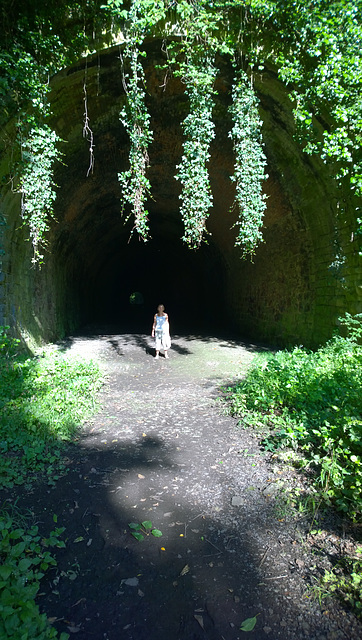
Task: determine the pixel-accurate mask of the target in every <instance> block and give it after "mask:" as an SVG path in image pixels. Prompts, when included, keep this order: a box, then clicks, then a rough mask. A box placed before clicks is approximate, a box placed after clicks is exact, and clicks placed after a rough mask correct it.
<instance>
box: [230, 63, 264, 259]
mask: <svg viewBox="0 0 362 640" xmlns="http://www.w3.org/2000/svg"><path fill="white" fill-rule="evenodd" d="M232 97H233V103H232V106H231V107H230V112H231V115H232V118H233V121H234V126H233V128H232V130H231V131H230V133H229V136H230V138H231V139H232V140H233V145H234V154H235V173H234V176H232V178H231V179H232V180H234V181H235V183H236V196H235V200H236V203H237V206H238V210H239V219H238V221H237V222H236V223H235V225H234V226H235V227H237V228H238V235H237V238H236V241H235V245H236V246H239V247H240V248H241V251H242V255H243V256H246V255H253V254H254V253H255V250H256V247H257V246H258V244H259V242H261V240H262V232H261V228H262V224H263V216H264V211H265V209H266V203H265V200H266V196H265V194H263V193H262V186H261V185H262V182H263V180H265V179H266V178H267V175H266V174H265V166H266V157H265V155H264V152H263V147H262V136H261V124H262V121H261V119H260V117H259V114H258V110H257V103H258V102H257V97H256V95H255V92H254V90H253V87H252V85H251V82H250V80H249V79H248V77H247V75H246V74H245V73H244V72H240V73H239V74H238V78H237V80H236V82H235V84H234V87H233V92H232Z"/></svg>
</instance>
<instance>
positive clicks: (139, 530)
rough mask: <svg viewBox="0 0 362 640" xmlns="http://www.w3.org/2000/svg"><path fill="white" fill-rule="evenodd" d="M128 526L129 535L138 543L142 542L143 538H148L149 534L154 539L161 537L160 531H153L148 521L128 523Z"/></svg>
mask: <svg viewBox="0 0 362 640" xmlns="http://www.w3.org/2000/svg"><path fill="white" fill-rule="evenodd" d="M128 526H129V528H130V529H131V535H132V536H133V537H134V538H136V540H138V541H139V542H141V540H144V539H145V536H149V535H150V534H151V535H152V536H154V537H155V538H160V537H161V536H162V531H160V530H159V529H155V528H154V527H153V526H152V522H151V521H150V520H144V521H143V522H130V523H129V524H128Z"/></svg>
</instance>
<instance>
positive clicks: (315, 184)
mask: <svg viewBox="0 0 362 640" xmlns="http://www.w3.org/2000/svg"><path fill="white" fill-rule="evenodd" d="M161 45H162V43H161V42H157V41H153V42H152V44H147V56H146V58H145V60H144V65H145V66H144V70H145V75H146V80H147V102H148V109H149V113H150V114H151V128H152V131H153V134H154V139H153V143H152V145H151V146H150V149H149V159H150V166H149V169H148V171H147V175H148V177H149V180H150V184H151V186H152V189H151V194H150V198H149V202H148V203H147V207H148V209H149V220H150V233H151V239H150V241H149V242H147V243H146V244H144V243H143V242H142V241H139V240H138V238H137V237H132V238H131V241H130V242H129V237H130V233H131V230H132V224H133V221H132V220H130V221H129V222H128V223H127V224H126V225H124V219H122V218H121V213H120V210H121V208H122V194H121V189H120V185H119V182H118V173H119V172H122V171H124V170H127V169H128V166H129V157H128V153H129V138H128V135H127V132H126V131H125V128H124V127H123V125H122V123H121V122H120V119H119V114H120V111H121V108H122V106H123V105H124V87H123V85H122V74H121V70H120V60H119V49H118V47H114V48H110V49H109V50H105V51H103V52H102V53H101V54H99V55H97V56H94V57H93V58H90V59H89V60H88V61H87V62H86V61H85V60H81V61H79V62H78V63H76V64H75V65H74V66H72V67H69V68H67V69H64V70H63V71H62V72H60V73H59V74H58V75H57V76H56V77H55V78H53V80H52V90H51V96H50V97H51V105H52V109H53V115H52V126H53V127H54V130H55V131H56V132H57V134H58V135H59V136H60V137H61V138H62V139H63V140H64V141H66V144H65V145H63V151H64V164H59V166H58V167H57V170H56V171H57V173H56V175H55V183H56V184H57V185H58V189H57V198H56V201H55V209H54V212H55V218H56V220H57V223H54V224H53V226H52V229H51V232H50V234H49V244H48V248H47V250H46V253H45V264H44V266H43V267H42V269H41V271H40V272H39V271H36V270H35V269H33V268H32V266H31V247H30V245H29V243H25V242H24V238H25V237H26V234H25V232H24V233H23V232H22V231H20V232H19V226H20V223H19V209H20V200H19V194H18V193H13V192H12V191H11V190H10V189H8V190H7V192H6V199H5V200H4V203H5V204H4V207H5V209H6V211H7V220H8V226H7V227H6V230H5V237H4V253H5V257H4V260H3V263H4V267H3V274H4V275H3V280H2V281H1V280H0V317H2V319H3V320H2V322H3V324H5V325H7V324H8V325H10V326H11V327H12V329H13V331H14V333H15V334H18V335H21V336H23V337H24V340H25V341H26V342H27V343H29V344H30V343H32V344H39V343H41V342H42V341H48V340H51V341H53V340H57V339H59V338H62V337H63V336H64V335H67V334H70V333H73V332H75V331H79V330H80V329H81V327H82V326H85V325H90V324H98V325H100V324H112V325H117V327H119V328H123V329H124V330H127V331H131V332H136V331H137V332H142V333H147V334H148V333H149V332H150V328H151V323H152V316H153V314H154V313H155V311H156V308H157V305H158V304H160V303H162V304H164V305H165V307H166V311H167V312H168V313H169V315H170V322H171V332H172V333H173V334H176V333H183V332H187V333H190V334H193V333H196V332H198V333H201V332H202V333H207V332H215V331H218V332H219V333H221V332H224V333H227V332H229V331H232V332H233V334H234V335H235V334H237V335H239V336H242V337H243V338H248V339H253V340H259V341H264V342H268V343H270V344H274V345H278V346H279V345H286V344H287V345H289V344H304V345H305V346H318V345H319V344H320V343H321V342H322V341H324V340H326V339H327V338H329V337H330V335H331V332H332V330H333V328H334V326H335V323H336V318H338V316H339V315H340V314H341V310H342V309H349V310H350V312H352V313H355V312H359V310H360V296H361V287H360V285H359V284H357V283H359V282H360V258H359V254H358V251H357V241H356V239H354V240H353V242H351V231H352V226H351V225H350V223H348V224H346V223H345V221H344V220H343V219H342V218H338V215H337V214H338V212H337V210H335V209H334V208H333V206H334V205H333V206H332V204H331V196H330V193H332V191H331V186H330V184H331V183H330V177H329V174H328V172H327V171H326V169H325V167H324V165H323V166H322V164H321V162H319V161H317V160H315V159H313V160H312V159H310V158H306V157H305V154H303V153H302V151H301V149H300V148H299V147H298V146H297V145H296V142H295V137H294V134H295V128H294V121H293V117H292V112H291V105H290V101H289V98H288V92H287V90H286V89H285V88H284V87H283V86H282V85H281V84H280V82H279V81H278V79H277V77H276V75H275V72H274V71H273V69H269V70H268V69H265V71H264V72H263V74H262V77H260V78H259V79H258V78H256V79H255V88H256V91H257V93H258V97H259V99H260V115H261V117H262V119H263V139H264V143H265V153H266V156H267V160H268V173H269V178H268V180H267V182H266V183H265V185H264V187H265V191H266V194H267V198H268V199H267V210H266V212H265V224H264V239H265V242H264V244H261V245H260V246H259V247H258V249H257V251H256V254H255V256H254V257H253V260H252V261H242V260H241V259H240V251H239V248H238V247H235V245H234V243H235V236H236V229H235V228H233V225H234V224H235V223H236V222H237V213H236V211H235V207H233V202H234V196H235V185H234V183H233V182H232V181H231V180H230V176H231V175H232V174H233V171H234V156H233V148H232V142H231V140H230V137H229V132H230V129H231V126H232V123H231V120H230V112H229V105H230V91H231V87H232V70H231V68H230V66H228V65H225V64H224V62H223V61H221V60H220V65H221V67H220V74H219V76H218V79H217V86H216V89H217V94H216V95H215V107H214V111H213V120H214V124H215V138H214V140H213V142H212V145H211V149H210V160H209V175H210V185H211V191H212V194H213V206H212V208H211V209H210V216H209V218H208V220H207V224H206V226H207V229H208V231H209V232H210V235H208V236H207V237H206V240H207V244H202V246H201V247H200V248H199V249H198V250H197V251H190V250H189V249H188V248H187V247H186V246H185V245H184V243H183V241H182V239H181V238H182V236H183V223H182V220H181V219H180V198H179V196H180V184H179V182H178V181H177V180H175V172H176V167H177V166H178V164H179V162H180V159H181V158H182V153H183V146H182V145H183V132H182V126H181V123H182V121H183V119H184V118H185V117H186V116H187V114H188V109H189V106H188V100H187V96H185V90H184V86H183V84H182V82H181V81H180V79H178V78H175V77H171V78H170V79H169V81H168V82H167V86H163V84H162V82H163V72H160V71H159V69H158V66H159V65H160V64H161V63H162V62H163V57H162V53H161V50H162V46H161ZM86 65H87V66H86ZM85 68H87V99H88V113H89V117H90V119H91V120H90V122H91V126H92V131H93V132H94V141H95V166H94V172H93V173H90V174H89V175H88V173H87V170H88V167H89V145H88V143H87V140H84V137H83V122H84V81H85ZM0 213H1V212H0ZM352 235H353V234H352ZM336 251H337V254H336ZM336 255H337V257H338V256H339V257H340V256H342V257H343V260H340V258H338V259H339V262H338V265H339V266H338V265H337V266H338V269H336V268H335V265H336V264H337V263H336ZM331 267H333V269H332V268H331ZM136 291H138V292H139V293H140V294H141V295H142V303H141V304H134V305H131V304H130V296H131V294H132V293H134V292H136Z"/></svg>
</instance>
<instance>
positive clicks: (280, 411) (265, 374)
mask: <svg viewBox="0 0 362 640" xmlns="http://www.w3.org/2000/svg"><path fill="white" fill-rule="evenodd" d="M339 320H340V323H341V325H344V327H345V329H346V333H347V336H346V337H342V336H341V335H336V336H335V337H333V338H332V339H331V340H329V341H328V342H327V344H325V345H324V346H322V347H320V348H319V349H318V350H317V351H314V352H313V351H308V350H306V349H304V348H303V347H295V348H294V349H293V350H285V351H278V352H277V353H267V354H264V355H260V356H258V357H257V358H256V359H255V361H254V365H253V367H252V368H251V369H250V370H249V372H248V374H247V375H246V377H245V379H243V380H242V381H241V382H239V383H238V384H237V385H236V386H234V387H230V388H229V389H228V390H227V391H228V406H229V411H230V413H232V414H233V415H235V416H238V417H239V418H240V424H241V425H243V426H251V427H254V428H256V429H257V430H258V433H259V435H260V439H261V444H262V446H263V447H264V449H265V450H267V451H271V452H273V454H274V455H276V456H279V458H280V460H284V461H285V460H289V461H291V462H293V463H294V464H295V465H297V466H298V467H299V468H302V469H308V476H309V478H310V479H311V482H312V485H313V488H314V490H315V491H316V492H317V495H318V505H319V506H323V505H326V506H327V505H328V506H332V507H334V508H336V509H337V510H338V511H340V512H343V513H344V514H345V515H346V517H349V518H351V519H352V520H354V521H355V522H356V521H357V520H358V519H359V518H360V514H361V511H362V393H361V389H362V346H361V344H360V341H361V338H362V314H358V315H356V316H351V315H350V314H345V316H344V317H343V318H340V319H339ZM361 568H362V560H361V559H352V560H351V559H348V558H346V559H345V561H344V568H343V571H340V572H338V571H337V572H334V571H332V572H331V573H330V574H329V575H327V576H325V578H324V579H323V580H324V581H325V585H324V587H325V588H326V589H328V588H329V587H330V588H329V591H335V592H336V593H337V594H338V595H339V596H340V597H342V598H343V599H344V600H345V601H346V602H347V603H348V604H349V605H351V606H352V607H353V608H354V610H355V611H356V612H357V613H358V614H361V613H362V611H361V609H360V605H358V606H357V603H358V602H360V601H361V599H362V578H361V577H360V575H361V573H360V572H361ZM324 587H323V585H321V588H324Z"/></svg>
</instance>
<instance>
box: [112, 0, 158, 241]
mask: <svg viewBox="0 0 362 640" xmlns="http://www.w3.org/2000/svg"><path fill="white" fill-rule="evenodd" d="M142 9H143V5H142V2H140V0H133V1H132V3H131V7H130V10H129V12H128V13H127V19H128V21H129V23H130V26H129V34H128V42H127V45H126V48H125V50H124V53H123V56H122V66H123V69H124V66H125V65H127V64H128V65H129V68H130V70H129V72H125V71H123V86H124V88H125V92H126V98H127V103H126V105H125V106H124V108H123V109H122V111H121V113H120V120H121V122H122V123H123V124H124V126H125V128H126V130H127V132H128V134H129V137H130V145H131V146H130V152H129V161H130V168H129V169H128V170H127V171H123V172H122V173H119V174H118V180H119V183H120V185H121V188H122V196H123V206H122V209H124V207H125V205H126V204H129V205H130V206H131V207H132V209H131V213H130V214H129V215H127V216H126V219H127V220H128V219H129V217H130V215H131V214H133V215H134V228H133V230H135V231H137V233H138V234H139V236H140V237H141V238H142V239H143V240H144V241H147V239H148V236H149V225H148V211H147V209H146V206H145V205H146V201H147V197H148V194H149V192H150V190H151V185H150V182H149V180H148V178H147V176H146V169H147V167H148V163H149V159H148V147H149V145H150V143H151V142H152V139H153V134H152V131H151V129H150V114H149V113H148V111H147V108H146V104H145V89H144V86H145V75H144V71H143V67H142V64H141V58H142V56H143V53H142V52H141V51H140V46H141V44H142V41H143V37H144V33H143V31H142V27H143V28H144V26H145V25H144V13H143V11H142Z"/></svg>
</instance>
